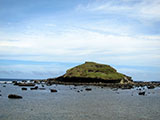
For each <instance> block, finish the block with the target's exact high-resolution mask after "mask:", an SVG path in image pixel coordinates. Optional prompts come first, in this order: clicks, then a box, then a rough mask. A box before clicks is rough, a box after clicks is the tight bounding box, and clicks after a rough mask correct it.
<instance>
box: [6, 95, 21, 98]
mask: <svg viewBox="0 0 160 120" xmlns="http://www.w3.org/2000/svg"><path fill="white" fill-rule="evenodd" d="M8 98H11V99H22V96H19V95H15V94H10V95H8Z"/></svg>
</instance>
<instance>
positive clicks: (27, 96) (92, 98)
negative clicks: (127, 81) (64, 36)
mask: <svg viewBox="0 0 160 120" xmlns="http://www.w3.org/2000/svg"><path fill="white" fill-rule="evenodd" d="M4 85H5V87H4ZM38 86H39V87H41V85H38ZM88 87H89V88H92V90H91V91H86V90H85V89H86V88H88ZM27 88H28V90H27V91H22V90H21V87H19V86H14V85H13V84H3V83H0V91H1V92H0V94H1V96H0V120H159V119H160V88H155V89H152V90H146V93H147V94H146V95H145V96H139V95H138V91H137V90H136V89H131V90H120V89H119V90H118V91H115V90H113V89H110V88H101V87H96V86H72V85H67V86H64V85H52V86H46V85H45V88H46V90H30V89H29V88H30V87H27ZM50 88H54V89H57V90H58V92H56V93H51V92H50ZM78 90H82V92H77V91H78ZM9 94H18V95H21V96H22V97H23V99H8V95H9Z"/></svg>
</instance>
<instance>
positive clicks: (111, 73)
mask: <svg viewBox="0 0 160 120" xmlns="http://www.w3.org/2000/svg"><path fill="white" fill-rule="evenodd" d="M47 81H48V83H49V84H55V83H58V84H91V85H108V84H109V85H111V84H132V83H133V80H132V78H131V77H130V76H127V75H124V74H122V73H119V72H117V70H116V69H114V68H113V67H111V66H110V65H105V64H99V63H95V62H85V63H84V64H81V65H78V66H76V67H73V68H71V69H69V70H67V71H66V73H65V74H64V75H62V76H60V77H57V78H49V79H47Z"/></svg>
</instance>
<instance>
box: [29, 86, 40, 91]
mask: <svg viewBox="0 0 160 120" xmlns="http://www.w3.org/2000/svg"><path fill="white" fill-rule="evenodd" d="M37 89H38V86H35V87H34V88H30V90H37Z"/></svg>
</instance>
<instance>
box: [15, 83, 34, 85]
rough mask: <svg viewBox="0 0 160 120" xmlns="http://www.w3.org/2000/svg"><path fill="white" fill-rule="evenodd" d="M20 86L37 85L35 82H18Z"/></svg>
mask: <svg viewBox="0 0 160 120" xmlns="http://www.w3.org/2000/svg"><path fill="white" fill-rule="evenodd" d="M18 85H19V86H35V84H34V83H18Z"/></svg>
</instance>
